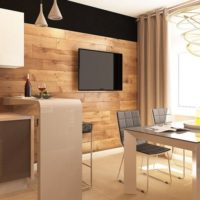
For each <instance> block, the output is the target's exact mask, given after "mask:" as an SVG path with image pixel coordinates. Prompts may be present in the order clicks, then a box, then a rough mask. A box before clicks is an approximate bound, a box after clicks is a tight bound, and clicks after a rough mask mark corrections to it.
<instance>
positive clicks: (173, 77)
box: [169, 23, 200, 116]
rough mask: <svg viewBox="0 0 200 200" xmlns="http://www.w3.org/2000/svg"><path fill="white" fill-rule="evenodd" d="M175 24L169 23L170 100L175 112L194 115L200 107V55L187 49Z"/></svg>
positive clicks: (172, 110)
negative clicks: (195, 54)
mask: <svg viewBox="0 0 200 200" xmlns="http://www.w3.org/2000/svg"><path fill="white" fill-rule="evenodd" d="M186 45H187V43H186V42H185V40H184V38H183V37H182V32H181V31H180V30H178V28H177V27H176V25H175V24H172V23H169V66H170V68H169V77H170V85H169V102H170V105H171V112H172V113H173V114H181V115H193V116H194V114H195V111H196V107H200V57H197V56H194V55H192V54H191V53H189V52H188V51H187V49H186Z"/></svg>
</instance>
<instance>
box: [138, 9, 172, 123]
mask: <svg viewBox="0 0 200 200" xmlns="http://www.w3.org/2000/svg"><path fill="white" fill-rule="evenodd" d="M165 16H166V11H163V12H161V11H156V12H155V13H154V14H153V15H152V14H149V15H143V16H140V17H139V19H138V70H139V108H140V114H141V122H142V125H149V124H152V123H153V118H152V108H155V107H167V99H168V97H167V93H168V92H167V21H166V17H165Z"/></svg>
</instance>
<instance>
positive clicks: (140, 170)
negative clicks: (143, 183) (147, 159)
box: [140, 156, 143, 173]
mask: <svg viewBox="0 0 200 200" xmlns="http://www.w3.org/2000/svg"><path fill="white" fill-rule="evenodd" d="M142 167H143V156H142V160H141V167H140V171H141V173H142V171H143V170H142Z"/></svg>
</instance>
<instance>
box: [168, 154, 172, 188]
mask: <svg viewBox="0 0 200 200" xmlns="http://www.w3.org/2000/svg"><path fill="white" fill-rule="evenodd" d="M167 161H168V169H169V178H170V182H169V183H170V184H171V183H172V174H171V166H170V158H169V152H167Z"/></svg>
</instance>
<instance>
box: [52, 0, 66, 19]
mask: <svg viewBox="0 0 200 200" xmlns="http://www.w3.org/2000/svg"><path fill="white" fill-rule="evenodd" d="M48 18H49V19H51V20H61V19H62V18H63V17H62V14H61V12H60V10H59V8H58V4H57V0H54V3H53V6H52V8H51V10H50V12H49V15H48Z"/></svg>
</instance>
